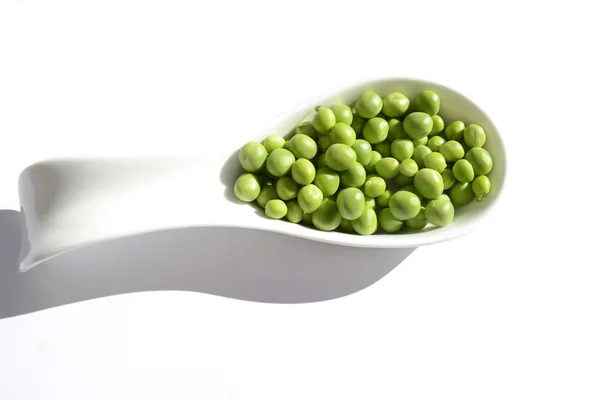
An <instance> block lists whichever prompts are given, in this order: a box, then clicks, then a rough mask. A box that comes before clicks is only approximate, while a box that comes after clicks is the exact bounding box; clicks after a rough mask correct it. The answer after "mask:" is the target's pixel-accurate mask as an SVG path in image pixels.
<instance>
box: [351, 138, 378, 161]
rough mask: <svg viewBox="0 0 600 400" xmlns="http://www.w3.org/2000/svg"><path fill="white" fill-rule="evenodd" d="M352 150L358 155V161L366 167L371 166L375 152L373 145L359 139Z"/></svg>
mask: <svg viewBox="0 0 600 400" xmlns="http://www.w3.org/2000/svg"><path fill="white" fill-rule="evenodd" d="M352 150H354V152H355V153H356V161H358V162H359V163H360V164H361V165H362V166H364V167H366V166H367V165H369V162H370V161H371V156H372V151H373V149H372V148H371V143H369V142H367V141H366V140H363V139H358V140H356V141H355V142H354V144H353V145H352Z"/></svg>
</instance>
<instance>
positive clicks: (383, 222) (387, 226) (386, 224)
mask: <svg viewBox="0 0 600 400" xmlns="http://www.w3.org/2000/svg"><path fill="white" fill-rule="evenodd" d="M377 221H378V222H379V226H381V229H383V231H384V232H387V233H396V232H399V231H400V229H402V224H403V223H402V221H400V220H399V219H398V218H396V217H394V216H393V215H392V212H391V211H390V209H389V208H384V209H382V210H381V211H379V215H378V216H377Z"/></svg>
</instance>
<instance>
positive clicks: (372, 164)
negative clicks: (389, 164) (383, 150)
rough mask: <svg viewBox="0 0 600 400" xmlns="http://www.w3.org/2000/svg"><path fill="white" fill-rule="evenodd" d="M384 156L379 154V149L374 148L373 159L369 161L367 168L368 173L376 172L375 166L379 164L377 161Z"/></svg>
mask: <svg viewBox="0 0 600 400" xmlns="http://www.w3.org/2000/svg"><path fill="white" fill-rule="evenodd" d="M382 158H383V157H381V154H379V152H378V151H376V150H373V151H372V152H371V161H369V163H368V164H367V165H366V167H365V169H366V170H367V172H368V173H371V174H372V173H374V172H375V166H376V165H377V163H378V162H379V160H381V159H382Z"/></svg>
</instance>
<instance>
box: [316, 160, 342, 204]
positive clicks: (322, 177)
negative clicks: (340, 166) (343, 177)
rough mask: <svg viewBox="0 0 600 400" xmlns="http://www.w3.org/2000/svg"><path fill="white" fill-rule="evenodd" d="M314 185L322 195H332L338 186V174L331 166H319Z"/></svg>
mask: <svg viewBox="0 0 600 400" xmlns="http://www.w3.org/2000/svg"><path fill="white" fill-rule="evenodd" d="M314 183H315V185H316V186H317V187H318V188H319V189H320V190H321V192H322V193H323V196H324V197H329V196H332V195H333V194H334V193H335V192H337V190H338V188H339V187H340V176H339V175H338V174H337V172H335V171H334V170H332V169H331V168H327V167H326V168H319V170H318V171H317V175H316V176H315V181H314Z"/></svg>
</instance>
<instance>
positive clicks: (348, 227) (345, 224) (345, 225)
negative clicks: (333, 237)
mask: <svg viewBox="0 0 600 400" xmlns="http://www.w3.org/2000/svg"><path fill="white" fill-rule="evenodd" d="M340 229H341V230H342V232H346V233H354V228H353V227H352V221H350V220H348V219H346V218H342V222H340Z"/></svg>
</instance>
